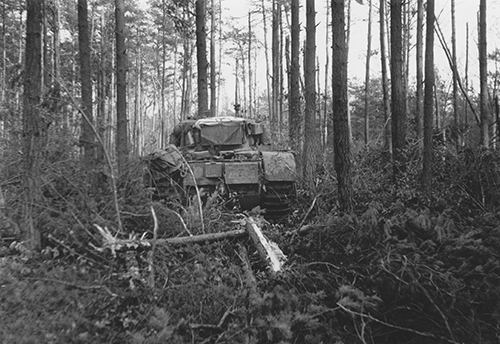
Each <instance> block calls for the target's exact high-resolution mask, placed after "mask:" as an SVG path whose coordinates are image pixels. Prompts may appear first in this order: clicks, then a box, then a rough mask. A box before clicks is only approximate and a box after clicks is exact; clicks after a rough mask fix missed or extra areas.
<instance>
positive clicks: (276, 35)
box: [271, 0, 281, 142]
mask: <svg viewBox="0 0 500 344" xmlns="http://www.w3.org/2000/svg"><path fill="white" fill-rule="evenodd" d="M280 22H281V5H280V4H279V2H278V1H277V0H273V23H272V24H273V35H272V65H273V78H272V84H273V85H272V86H273V93H272V95H273V111H272V112H271V135H272V136H273V138H272V141H273V142H275V138H276V132H277V129H278V121H279V116H280V113H279V96H280V73H281V72H280V70H281V67H280V64H279V62H280V58H281V57H280V49H279V47H280V30H279V29H280Z"/></svg>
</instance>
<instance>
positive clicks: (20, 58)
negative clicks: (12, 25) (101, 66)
mask: <svg viewBox="0 0 500 344" xmlns="http://www.w3.org/2000/svg"><path fill="white" fill-rule="evenodd" d="M23 24H24V22H23V7H22V6H19V46H18V55H17V63H18V65H21V64H22V62H23V38H24V35H23V31H24V25H23ZM73 89H74V88H73ZM16 110H17V112H20V111H21V101H20V95H19V91H18V90H17V88H16Z"/></svg>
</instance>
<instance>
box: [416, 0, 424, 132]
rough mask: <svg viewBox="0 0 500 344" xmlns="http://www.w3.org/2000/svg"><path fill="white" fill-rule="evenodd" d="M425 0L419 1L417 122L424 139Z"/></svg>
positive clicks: (418, 129)
mask: <svg viewBox="0 0 500 344" xmlns="http://www.w3.org/2000/svg"><path fill="white" fill-rule="evenodd" d="M423 31H424V0H417V71H416V73H417V95H416V97H417V99H416V113H415V115H416V116H415V117H416V118H415V122H416V125H417V128H416V129H417V138H418V139H420V138H421V137H422V130H423V129H422V128H423V118H424V77H423V69H424V68H423V67H424V52H423V50H424V38H423Z"/></svg>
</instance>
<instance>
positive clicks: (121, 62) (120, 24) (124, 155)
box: [115, 0, 129, 173]
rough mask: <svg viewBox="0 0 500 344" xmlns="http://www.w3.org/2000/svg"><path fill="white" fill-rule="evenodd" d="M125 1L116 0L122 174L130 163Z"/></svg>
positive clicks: (118, 142)
mask: <svg viewBox="0 0 500 344" xmlns="http://www.w3.org/2000/svg"><path fill="white" fill-rule="evenodd" d="M124 11H125V10H124V1H123V0H115V20H116V28H115V34H116V156H117V160H118V171H119V172H120V173H122V172H123V171H124V169H125V166H126V164H127V161H128V154H129V143H128V128H127V124H128V120H127V84H126V82H127V50H126V46H125V13H124Z"/></svg>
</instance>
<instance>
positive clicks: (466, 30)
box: [464, 23, 469, 130]
mask: <svg viewBox="0 0 500 344" xmlns="http://www.w3.org/2000/svg"><path fill="white" fill-rule="evenodd" d="M468 94H469V23H466V26H465V98H466V99H464V104H465V106H464V108H465V113H464V127H465V129H466V130H467V127H468V125H469V107H468V106H467V97H468Z"/></svg>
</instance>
